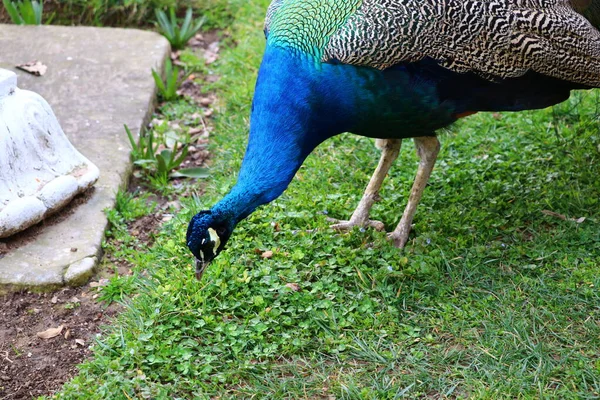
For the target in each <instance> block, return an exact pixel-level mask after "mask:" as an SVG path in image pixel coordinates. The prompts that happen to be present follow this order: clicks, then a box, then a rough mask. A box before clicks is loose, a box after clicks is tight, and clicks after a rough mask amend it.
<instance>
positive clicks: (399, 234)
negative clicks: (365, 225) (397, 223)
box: [387, 228, 410, 249]
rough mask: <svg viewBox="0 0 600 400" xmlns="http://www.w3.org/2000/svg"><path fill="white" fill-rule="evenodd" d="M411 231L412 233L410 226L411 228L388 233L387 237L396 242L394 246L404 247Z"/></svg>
mask: <svg viewBox="0 0 600 400" xmlns="http://www.w3.org/2000/svg"><path fill="white" fill-rule="evenodd" d="M409 233H410V228H409V229H400V230H398V229H396V230H395V231H394V232H391V233H388V234H387V238H388V240H390V241H391V242H392V243H394V246H396V247H397V248H399V249H403V248H404V246H406V242H408V234H409Z"/></svg>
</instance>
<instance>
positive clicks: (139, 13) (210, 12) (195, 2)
mask: <svg viewBox="0 0 600 400" xmlns="http://www.w3.org/2000/svg"><path fill="white" fill-rule="evenodd" d="M43 3H44V15H45V16H50V19H51V22H52V24H56V25H95V26H121V27H134V28H137V27H152V26H153V25H154V22H155V21H156V16H155V10H166V9H168V8H170V7H176V8H177V13H178V16H179V17H183V16H184V15H185V12H186V9H187V8H188V7H191V8H192V9H193V10H194V14H195V15H202V16H205V17H206V23H205V24H204V25H203V29H215V28H220V29H224V28H226V27H227V25H228V24H229V22H230V21H231V15H232V13H233V10H234V9H233V8H232V4H231V3H232V2H231V1H228V0H44V2H43ZM45 19H48V17H45ZM9 21H10V16H9V15H8V12H7V11H6V10H5V9H4V7H0V23H3V22H9Z"/></svg>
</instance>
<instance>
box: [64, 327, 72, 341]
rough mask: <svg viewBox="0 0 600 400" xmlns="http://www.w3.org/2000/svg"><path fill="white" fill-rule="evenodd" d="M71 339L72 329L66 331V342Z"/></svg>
mask: <svg viewBox="0 0 600 400" xmlns="http://www.w3.org/2000/svg"><path fill="white" fill-rule="evenodd" d="M70 337H71V330H70V329H67V330H66V331H65V339H66V340H69V338H70Z"/></svg>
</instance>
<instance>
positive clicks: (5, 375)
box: [0, 285, 118, 399]
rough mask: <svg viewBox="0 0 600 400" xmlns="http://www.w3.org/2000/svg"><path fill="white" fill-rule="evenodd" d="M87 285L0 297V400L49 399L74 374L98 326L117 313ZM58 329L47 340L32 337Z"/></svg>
mask: <svg viewBox="0 0 600 400" xmlns="http://www.w3.org/2000/svg"><path fill="white" fill-rule="evenodd" d="M96 294H97V290H96V289H95V288H92V287H91V286H90V285H86V286H83V287H81V288H75V289H74V288H67V289H63V290H61V291H58V292H54V293H43V294H38V293H28V292H16V293H9V294H6V295H2V296H0V399H31V398H35V397H36V396H42V395H49V394H52V393H53V392H55V391H56V390H58V389H60V388H61V387H62V385H63V384H64V383H65V382H66V381H67V380H69V379H70V378H71V377H72V376H74V375H75V374H76V373H77V368H76V365H77V364H79V363H80V362H82V361H83V360H84V359H85V358H86V357H87V356H88V355H89V354H90V350H89V346H90V345H91V344H92V343H93V342H94V337H95V335H96V334H97V333H98V332H99V331H100V326H101V324H104V323H106V322H107V319H108V318H109V317H111V316H113V315H115V314H116V312H117V309H118V307H117V306H116V305H111V306H110V307H108V308H105V306H104V305H103V304H102V303H99V302H98V301H96V300H95V299H94V297H95V296H96ZM61 325H62V326H63V328H62V331H61V333H60V334H59V335H58V336H56V337H54V338H50V339H42V338H40V337H38V336H37V334H38V333H41V332H44V331H46V330H48V329H49V328H58V327H59V326H61Z"/></svg>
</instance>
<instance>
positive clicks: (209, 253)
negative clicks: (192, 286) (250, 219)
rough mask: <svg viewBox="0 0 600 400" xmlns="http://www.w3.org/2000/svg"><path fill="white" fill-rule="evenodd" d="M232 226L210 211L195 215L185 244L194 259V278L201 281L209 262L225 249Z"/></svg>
mask: <svg viewBox="0 0 600 400" xmlns="http://www.w3.org/2000/svg"><path fill="white" fill-rule="evenodd" d="M232 231H233V227H232V225H231V224H230V223H229V221H228V220H227V219H226V218H224V217H223V216H220V215H218V214H215V213H214V212H213V211H211V210H206V211H200V212H199V213H198V214H196V215H195V216H194V217H193V218H192V220H191V221H190V224H189V226H188V230H187V236H186V242H187V246H188V247H189V249H190V250H191V251H192V254H194V256H195V257H196V278H197V279H201V278H202V274H203V273H204V270H205V269H206V267H207V266H208V264H210V262H211V261H212V260H213V259H214V258H215V257H216V256H217V255H219V253H220V252H221V250H223V248H225V243H227V240H229V237H230V236H231V232H232Z"/></svg>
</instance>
